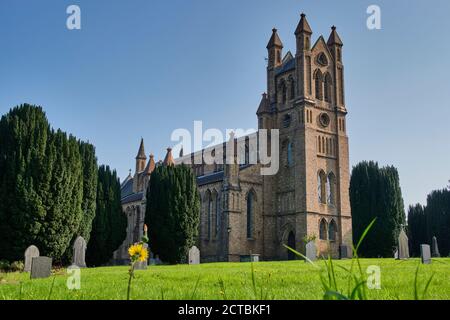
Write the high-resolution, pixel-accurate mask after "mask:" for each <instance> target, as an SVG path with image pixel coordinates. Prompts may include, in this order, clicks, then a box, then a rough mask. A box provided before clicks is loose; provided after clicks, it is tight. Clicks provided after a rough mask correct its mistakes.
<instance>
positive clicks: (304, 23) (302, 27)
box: [295, 13, 312, 35]
mask: <svg viewBox="0 0 450 320" xmlns="http://www.w3.org/2000/svg"><path fill="white" fill-rule="evenodd" d="M300 17H301V18H300V22H299V23H298V25H297V29H295V35H298V34H300V33H302V32H304V33H308V34H312V30H311V27H310V26H309V23H308V20H306V14H304V13H302V14H301V15H300Z"/></svg>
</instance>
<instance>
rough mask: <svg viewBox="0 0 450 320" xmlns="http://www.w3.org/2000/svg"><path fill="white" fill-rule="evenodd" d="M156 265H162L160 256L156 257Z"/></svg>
mask: <svg viewBox="0 0 450 320" xmlns="http://www.w3.org/2000/svg"><path fill="white" fill-rule="evenodd" d="M155 264H156V265H159V264H162V261H161V259H160V258H159V256H158V255H156V257H155Z"/></svg>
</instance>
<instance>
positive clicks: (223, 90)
mask: <svg viewBox="0 0 450 320" xmlns="http://www.w3.org/2000/svg"><path fill="white" fill-rule="evenodd" d="M70 4H77V5H79V6H80V7H81V11H82V30H80V31H69V30H68V29H67V28H66V18H67V14H66V8H67V6H68V5H70ZM370 4H377V5H379V6H380V7H381V13H382V30H375V31H369V30H368V29H367V27H366V18H367V14H366V9H367V7H368V5H370ZM301 11H304V12H305V13H306V14H307V17H308V20H309V23H310V25H311V27H312V29H313V31H314V38H315V39H316V38H317V37H318V36H319V35H320V34H324V36H325V37H328V34H329V32H330V26H331V25H333V24H335V25H336V26H337V27H338V32H339V34H340V36H341V38H342V39H343V41H344V63H345V68H346V69H345V70H346V74H345V79H346V97H347V99H346V102H347V108H348V110H349V115H348V133H349V137H350V158H351V164H352V165H354V164H356V163H357V162H359V161H361V160H377V161H378V162H379V163H380V164H382V165H384V164H392V165H394V166H396V167H397V168H398V169H399V173H400V179H401V186H402V191H403V195H404V199H405V204H406V205H409V204H411V203H416V202H422V203H424V202H425V199H426V195H427V193H428V192H429V191H431V190H433V189H436V188H443V187H444V186H446V185H447V180H448V179H450V170H449V164H450V143H449V135H448V133H449V119H450V102H449V101H450V76H449V71H450V59H449V57H450V41H449V30H450V19H448V14H449V12H450V2H449V1H448V0H435V1H418V0H417V1H409V0H408V1H407V0H395V1H377V0H371V1H365V0H357V1H356V0H355V1H320V0H319V1H317V0H314V1H300V0H296V1H294V0H277V1H275V0H271V1H268V0H266V1H263V0H251V1H250V0H245V1H238V0H233V1H232V0H226V1H225V0H221V1H219V0H217V1H211V0H166V1H162V0H161V1H148V0H127V1H125V0H115V1H112V0H111V1H106V0H94V1H93V0H90V1H75V0H73V1H63V0H52V1H50V0H40V1H24V0H1V1H0V113H1V114H4V113H6V112H7V111H8V110H9V108H11V107H13V106H15V105H17V104H20V103H23V102H28V103H33V104H39V105H42V106H43V107H44V109H45V111H46V112H47V116H48V118H49V120H50V122H51V124H52V125H53V126H54V127H60V128H62V129H63V130H65V131H68V132H70V133H73V134H74V135H76V136H77V137H80V138H82V139H85V140H89V141H90V142H92V143H93V144H95V146H96V149H97V155H98V159H99V162H100V163H107V164H109V165H111V166H112V167H113V168H116V169H117V170H118V172H119V175H120V176H121V177H122V178H124V177H125V176H126V175H127V173H128V169H129V168H133V169H134V157H135V155H136V152H137V149H138V144H139V140H140V138H141V136H142V137H144V139H145V147H146V152H147V154H148V153H150V152H153V153H155V155H156V157H157V158H162V157H164V154H165V148H166V147H167V146H168V145H170V144H171V142H170V134H171V132H172V130H173V129H175V128H188V129H190V128H192V126H193V121H194V120H202V121H203V122H204V127H206V128H219V129H222V130H224V129H226V128H254V127H256V126H257V121H256V116H255V112H256V108H257V106H258V103H259V100H260V96H261V93H262V92H263V91H264V90H265V87H266V82H265V81H266V79H265V76H266V74H265V73H266V72H265V61H264V58H265V57H266V49H265V46H266V44H267V41H268V39H269V36H270V34H271V29H272V27H274V26H275V27H277V28H278V30H279V34H280V36H281V39H282V41H283V43H284V46H285V52H286V51H287V50H289V49H290V50H292V51H294V50H295V48H294V46H295V38H294V35H293V33H294V30H295V27H296V25H297V23H298V20H299V14H300V12H301Z"/></svg>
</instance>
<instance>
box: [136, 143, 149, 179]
mask: <svg viewBox="0 0 450 320" xmlns="http://www.w3.org/2000/svg"><path fill="white" fill-rule="evenodd" d="M146 160H147V157H146V156H145V150H144V139H143V138H141V144H140V146H139V151H138V153H137V155H136V173H139V172H142V171H143V170H144V167H145V161H146Z"/></svg>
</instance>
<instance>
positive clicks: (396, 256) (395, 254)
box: [394, 249, 398, 259]
mask: <svg viewBox="0 0 450 320" xmlns="http://www.w3.org/2000/svg"><path fill="white" fill-rule="evenodd" d="M394 259H398V250H397V249H395V251H394Z"/></svg>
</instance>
